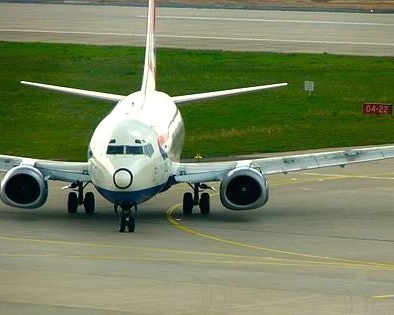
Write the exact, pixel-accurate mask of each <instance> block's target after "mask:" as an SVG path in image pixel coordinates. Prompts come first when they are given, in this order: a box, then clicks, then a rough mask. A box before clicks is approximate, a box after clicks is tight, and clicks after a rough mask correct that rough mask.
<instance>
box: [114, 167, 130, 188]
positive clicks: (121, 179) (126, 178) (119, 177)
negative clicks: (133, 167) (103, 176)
mask: <svg viewBox="0 0 394 315" xmlns="http://www.w3.org/2000/svg"><path fill="white" fill-rule="evenodd" d="M113 182H114V184H115V186H116V187H117V188H119V189H126V188H129V187H130V186H131V184H132V183H133V175H132V174H131V172H130V171H129V170H128V169H126V168H120V169H118V170H117V171H116V172H115V173H114V176H113Z"/></svg>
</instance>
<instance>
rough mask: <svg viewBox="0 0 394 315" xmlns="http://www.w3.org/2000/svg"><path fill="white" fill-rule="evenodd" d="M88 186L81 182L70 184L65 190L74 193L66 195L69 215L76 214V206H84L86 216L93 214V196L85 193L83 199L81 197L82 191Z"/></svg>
mask: <svg viewBox="0 0 394 315" xmlns="http://www.w3.org/2000/svg"><path fill="white" fill-rule="evenodd" d="M88 184H89V182H87V183H86V184H85V185H84V184H83V182H75V183H72V184H71V185H70V186H68V187H67V188H71V189H73V190H74V191H73V192H70V193H69V194H68V198H67V210H68V213H70V214H75V213H77V210H78V206H80V205H84V208H85V213H86V214H89V215H91V214H93V213H94V210H95V201H94V194H93V193H92V192H90V191H89V192H87V193H86V195H85V198H84V197H83V190H84V189H85V187H86V186H87V185H88Z"/></svg>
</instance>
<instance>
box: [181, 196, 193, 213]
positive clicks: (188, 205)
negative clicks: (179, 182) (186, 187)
mask: <svg viewBox="0 0 394 315" xmlns="http://www.w3.org/2000/svg"><path fill="white" fill-rule="evenodd" d="M192 212H193V194H192V193H190V192H187V193H184V195H183V214H184V215H187V216H189V215H191V214H192Z"/></svg>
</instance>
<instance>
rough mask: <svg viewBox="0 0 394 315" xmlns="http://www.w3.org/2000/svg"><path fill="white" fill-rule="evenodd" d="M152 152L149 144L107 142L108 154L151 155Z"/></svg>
mask: <svg viewBox="0 0 394 315" xmlns="http://www.w3.org/2000/svg"><path fill="white" fill-rule="evenodd" d="M153 153H154V150H153V146H152V145H151V144H138V145H137V144H136V145H116V144H109V145H108V147H107V154H108V155H120V154H123V155H146V156H149V157H151V156H152V155H153Z"/></svg>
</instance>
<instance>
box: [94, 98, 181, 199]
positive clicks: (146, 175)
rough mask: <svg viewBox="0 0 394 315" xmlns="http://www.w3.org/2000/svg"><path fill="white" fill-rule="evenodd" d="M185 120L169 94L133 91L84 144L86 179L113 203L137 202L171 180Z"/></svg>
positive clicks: (147, 197) (151, 194)
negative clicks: (86, 150) (87, 174)
mask: <svg viewBox="0 0 394 315" xmlns="http://www.w3.org/2000/svg"><path fill="white" fill-rule="evenodd" d="M184 135H185V130H184V124H183V120H182V117H181V114H180V112H179V110H178V108H177V106H176V105H175V104H174V102H173V101H172V100H171V98H170V97H169V96H168V95H166V94H164V93H162V92H157V91H152V92H149V93H147V94H145V93H143V92H135V93H133V94H130V95H129V96H127V97H126V98H124V99H123V100H122V101H120V102H119V103H118V104H117V105H116V107H115V108H114V109H113V111H112V112H111V113H110V114H109V115H108V116H106V117H105V118H104V119H103V120H102V121H101V122H100V124H99V125H98V126H97V128H96V130H95V132H94V134H93V136H92V139H91V141H90V145H89V152H88V160H89V167H90V170H89V171H90V174H91V180H92V183H93V185H94V186H95V187H96V189H97V190H98V191H99V192H100V193H101V194H102V195H103V197H104V198H106V199H107V200H109V201H111V202H113V203H120V204H122V203H124V204H130V205H137V204H140V203H142V202H144V201H146V200H148V199H150V198H152V197H153V196H154V195H156V194H157V193H159V192H160V191H162V190H164V189H166V188H167V187H168V185H171V182H170V175H171V167H172V163H173V162H174V161H179V158H180V154H181V150H182V146H183V142H184Z"/></svg>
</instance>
